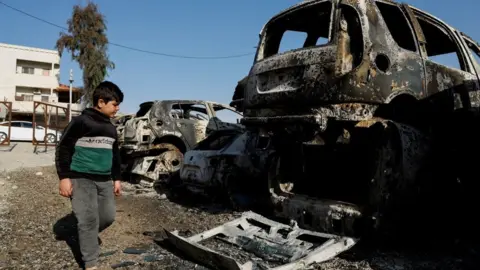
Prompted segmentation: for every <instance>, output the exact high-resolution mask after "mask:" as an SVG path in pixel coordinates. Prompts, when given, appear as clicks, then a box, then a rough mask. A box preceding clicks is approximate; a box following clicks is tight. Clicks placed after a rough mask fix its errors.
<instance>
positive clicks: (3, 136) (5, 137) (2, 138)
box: [0, 132, 8, 143]
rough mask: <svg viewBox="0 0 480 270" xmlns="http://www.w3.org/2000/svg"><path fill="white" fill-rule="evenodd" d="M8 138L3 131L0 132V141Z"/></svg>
mask: <svg viewBox="0 0 480 270" xmlns="http://www.w3.org/2000/svg"><path fill="white" fill-rule="evenodd" d="M7 138H8V136H7V133H5V132H0V143H3V142H5V140H6V139H7Z"/></svg>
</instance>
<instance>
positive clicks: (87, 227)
mask: <svg viewBox="0 0 480 270" xmlns="http://www.w3.org/2000/svg"><path fill="white" fill-rule="evenodd" d="M72 185H73V192H72V200H71V201H72V210H73V213H74V214H75V216H76V218H77V220H78V223H77V228H78V240H79V244H80V251H81V252H82V260H83V261H84V262H85V267H86V268H88V267H93V266H95V265H96V264H97V260H98V255H99V253H100V246H99V243H98V233H99V232H101V231H103V230H105V229H106V228H108V227H109V226H110V225H111V224H112V223H113V222H114V221H115V212H116V209H115V197H114V194H113V181H104V182H103V181H93V180H90V179H85V178H77V179H72Z"/></svg>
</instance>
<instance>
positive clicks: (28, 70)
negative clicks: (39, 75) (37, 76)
mask: <svg viewBox="0 0 480 270" xmlns="http://www.w3.org/2000/svg"><path fill="white" fill-rule="evenodd" d="M22 73H23V74H33V73H34V68H32V67H22Z"/></svg>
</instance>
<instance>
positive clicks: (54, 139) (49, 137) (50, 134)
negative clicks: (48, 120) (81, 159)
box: [44, 133, 57, 143]
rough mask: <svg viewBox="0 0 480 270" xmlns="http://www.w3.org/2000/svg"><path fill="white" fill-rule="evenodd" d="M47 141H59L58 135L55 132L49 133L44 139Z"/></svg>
mask: <svg viewBox="0 0 480 270" xmlns="http://www.w3.org/2000/svg"><path fill="white" fill-rule="evenodd" d="M44 140H45V141H46V142H47V143H57V136H55V134H52V133H48V134H47V135H45V139H44Z"/></svg>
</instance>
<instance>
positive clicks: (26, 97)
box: [23, 95, 33, 101]
mask: <svg viewBox="0 0 480 270" xmlns="http://www.w3.org/2000/svg"><path fill="white" fill-rule="evenodd" d="M23 101H33V95H23Z"/></svg>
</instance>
